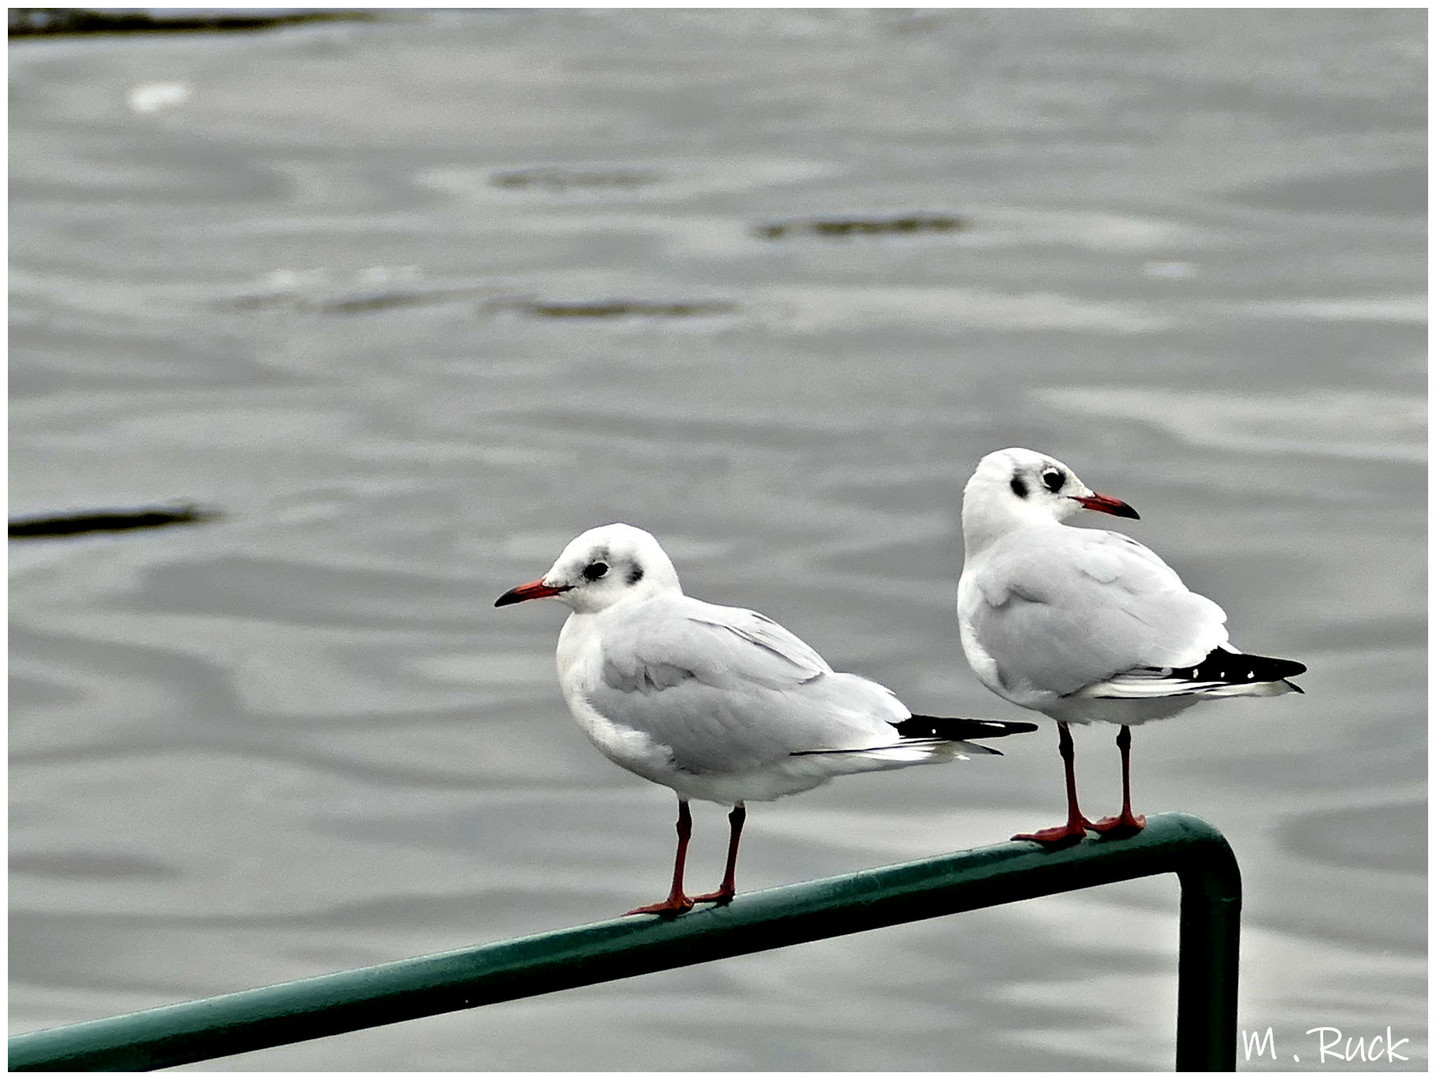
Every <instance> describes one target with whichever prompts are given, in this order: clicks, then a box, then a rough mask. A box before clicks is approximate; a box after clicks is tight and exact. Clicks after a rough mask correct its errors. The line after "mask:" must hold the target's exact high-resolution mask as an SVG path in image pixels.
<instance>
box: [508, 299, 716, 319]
mask: <svg viewBox="0 0 1436 1080" xmlns="http://www.w3.org/2000/svg"><path fill="white" fill-rule="evenodd" d="M484 307H485V308H486V309H488V310H491V311H517V312H520V313H522V314H524V315H533V316H535V317H537V318H541V319H622V318H632V317H638V318H645V319H691V318H698V317H702V316H705V315H729V314H732V313H733V312H735V311H737V310H738V305H737V304H734V303H730V302H728V301H725V300H696V301H676V302H661V301H660V302H655V301H650V300H577V301H567V300H532V299H525V298H513V299H504V300H490V301H489V302H488V303H486V304H485V305H484Z"/></svg>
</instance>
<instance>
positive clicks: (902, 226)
mask: <svg viewBox="0 0 1436 1080" xmlns="http://www.w3.org/2000/svg"><path fill="white" fill-rule="evenodd" d="M966 228H968V222H967V220H966V219H965V218H960V217H953V216H951V215H947V214H905V215H903V216H901V217H891V218H796V219H794V220H792V221H774V222H769V223H768V224H766V225H755V226H754V227H753V232H754V234H755V235H757V236H760V237H762V238H763V239H765V240H778V239H781V238H783V237H785V236H792V235H795V234H800V233H806V234H809V235H812V236H823V237H845V236H876V235H883V234H887V233H919V232H961V231H963V230H964V229H966Z"/></svg>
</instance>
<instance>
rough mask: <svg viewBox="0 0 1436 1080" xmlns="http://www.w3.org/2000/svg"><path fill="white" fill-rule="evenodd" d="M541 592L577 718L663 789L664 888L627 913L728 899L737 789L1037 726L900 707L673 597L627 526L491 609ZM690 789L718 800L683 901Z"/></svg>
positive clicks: (800, 651)
mask: <svg viewBox="0 0 1436 1080" xmlns="http://www.w3.org/2000/svg"><path fill="white" fill-rule="evenodd" d="M546 596H552V597H556V598H557V599H558V600H560V601H561V602H562V603H564V604H566V605H567V606H568V607H569V608H571V609H572V614H570V615H569V617H568V619H567V621H566V622H565V623H564V624H563V630H562V632H561V633H560V634H559V639H558V677H559V685H560V686H561V687H562V689H563V696H564V700H565V701H567V703H568V707H569V710H570V711H571V712H572V713H573V717H574V719H575V720H577V721H578V725H579V727H581V728H583V731H584V733H585V734H586V735H587V736H588V737H589V739H590V740H592V742H593V744H594V745H595V746H596V747H598V749H599V750H600V751H602V752H603V754H604V755H605V756H606V757H608V759H609V760H610V761H613V762H614V763H615V764H618V765H621V766H623V768H625V769H627V770H629V771H630V772H634V773H637V774H638V775H639V776H642V777H644V778H645V779H647V780H652V781H653V782H654V783H656V784H662V785H664V786H666V787H670V788H672V789H673V790H674V792H675V793H676V794H677V795H678V853H677V855H676V856H675V858H674V865H673V887H672V889H671V890H670V892H669V894H668V898H667V899H665V900H663V901H661V902H659V903H657V904H650V905H647V906H645V907H640V908H635V909H634V910H633V911H630V912H627V914H629V915H638V914H650V913H651V914H659V915H676V914H679V913H681V912H685V911H687V910H688V909H690V908H691V907H692V906H693V904H694V903H695V902H696V901H714V902H716V903H719V904H724V903H727V902H728V901H729V900H731V899H732V898H733V894H734V891H735V890H734V885H733V872H734V866H735V864H736V863H737V859H738V837H739V834H740V833H741V832H742V829H743V818H744V815H745V812H744V809H743V807H744V803H745V802H747V801H748V800H765V799H776V798H779V797H781V796H783V795H792V794H794V793H795V792H799V791H807V790H808V789H809V788H814V787H817V786H818V785H819V784H824V783H826V782H827V781H828V780H829V779H831V778H832V777H834V776H840V775H842V774H844V773H857V772H868V771H871V770H874V769H899V768H903V767H904V766H907V765H921V764H926V763H930V762H939V761H948V760H951V759H952V758H961V757H963V756H964V754H966V753H979V754H996V753H998V751H996V750H992V749H990V748H988V747H986V746H982V745H980V744H977V743H970V742H966V741H965V740H966V739H968V738H971V737H974V736H985V737H989V738H991V737H996V736H1001V735H1011V734H1015V733H1017V732H1021V731H1034V730H1036V725H1034V724H1026V723H1013V722H1008V721H1000V720H965V719H954V718H939V717H930V716H914V715H913V714H912V713H911V712H910V711H909V710H908V709H907V708H905V707H904V706H903V704H902V702H901V701H899V700H898V699H897V697H896V696H895V695H894V694H893V693H892V691H890V690H888V689H887V688H886V687H884V686H879V685H878V684H877V683H875V682H871V681H869V680H868V679H864V678H862V677H861V676H858V675H848V674H844V673H841V672H835V671H834V670H833V669H832V668H831V667H829V666H828V664H827V662H826V661H824V660H823V658H822V657H821V656H819V655H818V654H817V653H816V652H814V651H813V649H812V648H811V647H810V646H808V645H807V644H805V643H804V642H802V641H800V640H799V639H798V638H797V637H795V636H794V635H793V634H791V633H789V632H788V631H787V630H785V629H783V627H781V626H779V625H778V624H777V623H775V622H774V621H773V620H772V619H769V618H767V617H766V616H763V615H759V614H758V613H757V612H755V611H746V610H744V609H742V608H733V607H719V606H718V605H716V604H708V603H704V602H703V601H702V600H695V599H693V598H692V597H690V596H685V595H683V590H682V588H681V587H680V586H679V584H678V573H677V571H675V570H674V569H673V563H672V562H670V561H669V559H668V556H667V555H666V554H665V553H664V551H663V549H662V548H661V547H659V546H658V541H657V540H655V539H654V538H653V537H652V536H651V535H650V534H649V533H646V532H644V531H643V530H642V529H636V528H634V527H633V526H632V525H604V526H601V527H599V528H596V529H590V530H589V531H588V532H586V533H583V534H582V535H581V536H579V537H578V538H577V539H575V540H573V541H572V542H571V543H570V544H569V545H568V546H567V547H566V548H564V549H563V553H562V554H561V555H559V557H558V561H557V562H555V563H554V564H553V566H552V567H551V568H550V569H549V572H548V573H546V574H545V575H544V576H543V577H542V578H541V579H539V580H538V581H533V582H529V583H528V584H527V585H520V586H518V587H517V588H515V589H510V590H509V591H508V592H506V593H504V595H503V596H501V597H499V598H498V600H497V601H495V604H494V606H495V607H503V606H505V605H507V604H517V603H519V602H520V601H523V600H534V599H537V598H539V597H546ZM689 799H705V800H708V801H710V802H716V803H722V804H724V805H727V806H732V807H733V811H732V813H730V814H729V816H728V821H729V826H730V832H729V840H728V861H727V868H726V869H725V871H724V874H723V883H722V884H721V885H720V886H719V887H718V890H717V891H716V892H712V893H708V894H706V895H704V896H697V897H693V898H689V897H688V896H686V895H685V894H684V892H683V862H684V857H685V854H686V852H687V849H688V837H689V834H690V831H691V828H692V818H691V816H690V814H689V811H688V800H689Z"/></svg>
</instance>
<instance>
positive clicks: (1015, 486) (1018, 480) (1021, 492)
mask: <svg viewBox="0 0 1436 1080" xmlns="http://www.w3.org/2000/svg"><path fill="white" fill-rule="evenodd" d="M1012 494H1014V495H1016V496H1017V497H1018V498H1019V499H1025V498H1027V485H1026V483H1024V482H1023V480H1022V477H1020V476H1014V477H1013V478H1012Z"/></svg>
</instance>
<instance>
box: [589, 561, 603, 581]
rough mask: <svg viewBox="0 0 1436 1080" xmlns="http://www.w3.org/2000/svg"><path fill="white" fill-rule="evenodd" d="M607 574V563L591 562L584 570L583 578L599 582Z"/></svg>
mask: <svg viewBox="0 0 1436 1080" xmlns="http://www.w3.org/2000/svg"><path fill="white" fill-rule="evenodd" d="M606 573H608V563H606V562H591V563H589V564H588V565H587V566H585V567H584V568H583V576H584V577H586V578H588V580H589V581H597V580H598V579H599V578H601V577H603V575H604V574H606Z"/></svg>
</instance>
